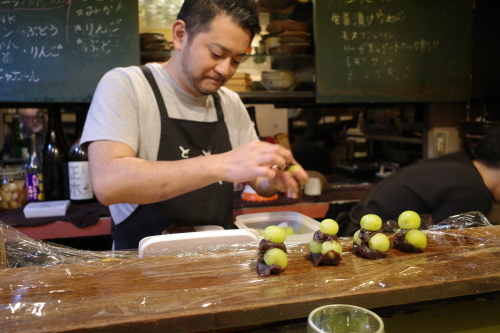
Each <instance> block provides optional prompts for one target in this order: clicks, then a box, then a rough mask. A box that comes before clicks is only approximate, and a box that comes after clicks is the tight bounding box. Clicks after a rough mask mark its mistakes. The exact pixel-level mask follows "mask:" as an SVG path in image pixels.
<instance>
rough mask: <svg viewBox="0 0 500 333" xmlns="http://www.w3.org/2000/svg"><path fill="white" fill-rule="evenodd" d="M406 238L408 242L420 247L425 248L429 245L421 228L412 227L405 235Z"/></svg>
mask: <svg viewBox="0 0 500 333" xmlns="http://www.w3.org/2000/svg"><path fill="white" fill-rule="evenodd" d="M405 239H406V241H407V242H408V243H410V244H412V245H413V246H415V247H418V248H419V249H425V248H426V247H427V237H426V236H425V234H424V233H423V232H422V231H420V230H417V229H412V230H410V231H408V232H407V233H406V235H405Z"/></svg>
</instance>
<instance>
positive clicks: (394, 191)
mask: <svg viewBox="0 0 500 333" xmlns="http://www.w3.org/2000/svg"><path fill="white" fill-rule="evenodd" d="M492 201H495V202H500V126H497V127H491V128H490V129H489V130H488V131H487V132H486V134H485V136H484V138H483V139H481V140H480V142H479V144H478V148H477V149H476V151H475V156H472V157H470V156H469V155H468V154H467V153H465V152H464V151H460V152H456V153H452V154H448V155H445V156H442V157H438V158H433V159H428V160H424V161H422V162H417V163H414V164H412V165H409V166H407V167H404V168H402V169H400V170H398V171H396V172H395V173H394V174H392V175H390V176H389V177H387V178H386V179H384V180H383V181H381V182H380V183H377V184H376V185H375V186H374V187H373V188H372V189H371V190H369V191H368V192H367V193H366V194H365V196H364V197H363V198H362V199H361V201H360V202H359V203H357V204H356V205H355V206H354V207H352V209H351V210H350V212H348V213H347V212H341V213H340V214H339V215H338V216H337V217H336V219H337V222H338V223H339V225H340V226H341V231H340V232H339V235H340V236H352V235H353V234H354V233H355V232H356V230H358V229H359V228H360V226H359V221H360V219H361V218H362V217H363V216H364V215H365V214H377V215H379V216H380V217H381V218H382V220H383V221H387V220H391V219H397V217H398V216H399V214H401V213H402V212H404V211H406V210H412V211H415V212H417V213H419V214H431V216H432V221H433V223H434V224H436V223H439V222H441V221H443V220H444V219H446V218H447V217H449V216H453V215H457V214H462V213H467V212H471V211H479V212H481V213H483V214H484V215H486V214H488V213H489V211H490V209H491V207H492Z"/></svg>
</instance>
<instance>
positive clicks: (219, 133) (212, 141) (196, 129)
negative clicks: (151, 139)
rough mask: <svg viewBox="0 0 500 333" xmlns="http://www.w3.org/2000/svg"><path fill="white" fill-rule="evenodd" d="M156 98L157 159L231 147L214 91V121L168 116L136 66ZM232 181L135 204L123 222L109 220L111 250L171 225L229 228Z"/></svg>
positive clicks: (145, 70)
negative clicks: (164, 199)
mask: <svg viewBox="0 0 500 333" xmlns="http://www.w3.org/2000/svg"><path fill="white" fill-rule="evenodd" d="M141 69H142V71H143V73H144V75H145V76H146V78H147V79H148V81H149V83H150V85H151V88H152V89H153V92H154V94H155V97H156V101H157V103H158V108H159V110H160V117H161V136H160V146H159V149H158V157H157V160H158V161H175V160H180V159H182V158H188V157H189V158H192V157H197V156H202V155H207V154H220V153H224V152H227V151H229V150H231V142H230V140H229V132H228V130H227V126H226V123H225V122H224V113H223V112H222V107H221V104H220V98H219V95H218V93H215V94H213V95H212V96H213V98H214V102H215V108H216V110H217V121H216V122H210V123H207V122H198V121H190V120H183V119H172V118H170V117H169V116H168V112H167V108H166V106H165V103H164V101H163V98H162V96H161V93H160V90H159V89H158V86H157V84H156V81H155V79H154V77H153V74H152V73H151V71H150V69H149V68H147V67H146V66H141ZM232 197H233V184H232V183H226V182H217V183H214V184H211V185H208V186H206V187H203V188H200V189H198V190H195V191H192V192H189V193H185V194H182V195H180V196H177V197H175V198H172V199H169V200H166V201H162V202H158V203H153V204H147V205H139V206H138V207H137V208H136V209H135V210H134V212H133V213H132V214H131V215H130V216H129V217H127V218H126V219H125V220H124V221H123V222H122V223H120V224H118V225H115V224H114V223H112V228H111V235H112V236H113V239H114V248H115V250H123V249H135V248H137V247H138V245H139V242H140V240H141V239H142V238H144V237H148V236H154V235H161V233H162V231H163V230H165V229H167V228H168V227H169V226H170V225H171V224H175V226H177V227H188V226H200V225H219V226H222V227H224V228H232V227H233V221H232V220H233V201H232Z"/></svg>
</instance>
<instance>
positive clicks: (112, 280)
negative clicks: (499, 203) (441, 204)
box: [0, 226, 500, 333]
mask: <svg viewBox="0 0 500 333" xmlns="http://www.w3.org/2000/svg"><path fill="white" fill-rule="evenodd" d="M427 233H428V237H429V242H428V244H429V245H428V248H427V249H426V250H425V252H424V253H421V254H412V253H401V252H399V251H397V250H393V249H391V250H390V252H389V257H388V258H387V259H384V260H367V259H362V258H359V257H357V256H355V255H354V254H352V253H351V252H349V251H350V249H351V243H352V240H351V239H342V243H343V245H344V253H343V255H342V257H343V261H342V262H341V263H340V265H339V266H335V267H331V266H323V267H319V268H315V267H314V266H313V265H312V263H311V262H310V261H308V260H307V259H306V256H307V253H308V251H309V250H308V244H296V245H292V246H289V248H288V258H289V264H288V267H287V268H286V270H285V272H284V273H282V274H281V275H276V276H269V277H260V276H259V275H258V274H257V272H256V269H255V261H256V260H255V259H256V247H255V246H252V247H247V248H242V249H240V250H238V251H234V252H231V253H224V252H215V251H213V252H207V253H203V254H192V253H191V254H189V253H185V254H183V255H182V256H164V257H152V258H142V259H127V260H123V259H120V260H110V261H100V262H88V263H81V264H80V263H76V264H64V265H56V266H50V267H25V268H14V269H7V270H4V271H3V272H1V274H0V290H1V292H0V318H1V319H0V324H1V327H2V331H3V332H23V333H26V332H37V333H38V332H63V331H72V332H82V331H100V332H102V331H106V332H132V331H140V332H187V331H205V330H215V329H220V328H226V327H241V326H247V325H258V324H263V323H271V322H277V321H282V320H289V319H294V318H305V317H307V315H308V314H309V312H310V311H311V310H313V309H314V308H316V307H318V306H321V305H325V304H331V303H349V304H354V305H359V306H362V307H366V308H377V307H384V306H391V305H398V304H408V303H413V302H420V301H429V300H437V299H445V298H449V297H455V296H461V295H471V294H476V293H485V292H492V291H498V290H500V226H486V227H480V228H471V229H461V230H454V231H449V232H427ZM225 332H227V331H225Z"/></svg>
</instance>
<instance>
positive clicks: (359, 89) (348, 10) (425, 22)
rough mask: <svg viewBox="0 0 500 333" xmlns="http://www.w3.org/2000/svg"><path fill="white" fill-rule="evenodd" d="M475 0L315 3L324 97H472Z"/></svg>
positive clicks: (368, 99) (320, 83) (330, 99)
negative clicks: (473, 6)
mask: <svg viewBox="0 0 500 333" xmlns="http://www.w3.org/2000/svg"><path fill="white" fill-rule="evenodd" d="M472 2H473V0H439V1H436V0H331V1H316V2H315V7H314V15H315V16H314V42H315V51H316V59H315V61H316V66H317V69H320V70H319V71H317V72H316V99H317V101H318V102H334V103H337V102H351V101H356V102H380V101H431V100H432V101H456V100H464V99H467V98H468V96H470V73H471V55H472V13H473V10H472Z"/></svg>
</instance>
